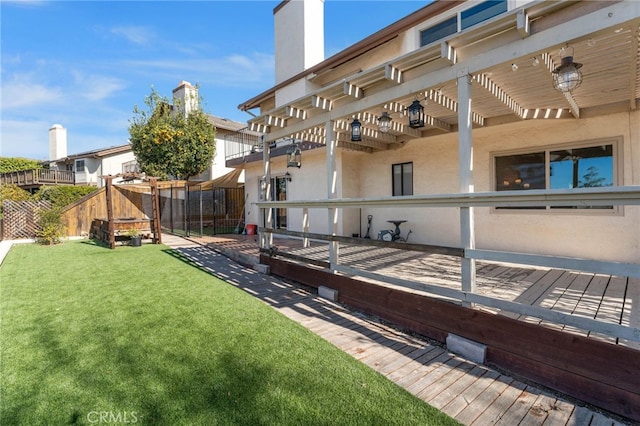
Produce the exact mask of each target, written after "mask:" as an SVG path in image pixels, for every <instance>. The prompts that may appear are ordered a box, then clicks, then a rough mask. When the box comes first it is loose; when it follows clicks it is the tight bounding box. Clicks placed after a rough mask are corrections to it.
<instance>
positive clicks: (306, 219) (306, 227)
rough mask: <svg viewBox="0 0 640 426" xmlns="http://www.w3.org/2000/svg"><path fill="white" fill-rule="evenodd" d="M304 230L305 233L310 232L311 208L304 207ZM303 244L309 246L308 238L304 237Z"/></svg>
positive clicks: (305, 246)
mask: <svg viewBox="0 0 640 426" xmlns="http://www.w3.org/2000/svg"><path fill="white" fill-rule="evenodd" d="M302 232H304V233H307V232H309V209H308V208H306V207H305V208H303V209H302ZM302 246H303V247H304V248H307V247H309V239H308V238H306V237H305V238H303V239H302Z"/></svg>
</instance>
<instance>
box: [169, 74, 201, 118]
mask: <svg viewBox="0 0 640 426" xmlns="http://www.w3.org/2000/svg"><path fill="white" fill-rule="evenodd" d="M198 102H199V100H198V89H197V88H196V87H195V86H193V85H192V84H191V83H189V82H188V81H184V80H182V81H181V82H180V83H179V84H178V87H176V88H175V89H173V105H174V106H175V107H177V108H178V110H180V111H182V113H184V115H185V116H186V115H189V113H190V112H191V111H194V110H196V109H198Z"/></svg>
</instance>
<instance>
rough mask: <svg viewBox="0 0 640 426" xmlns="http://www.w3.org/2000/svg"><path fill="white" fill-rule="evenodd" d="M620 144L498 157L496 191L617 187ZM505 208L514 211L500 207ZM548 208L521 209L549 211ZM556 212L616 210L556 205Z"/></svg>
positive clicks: (580, 145) (557, 149)
mask: <svg viewBox="0 0 640 426" xmlns="http://www.w3.org/2000/svg"><path fill="white" fill-rule="evenodd" d="M616 152H617V150H616V142H615V141H613V140H607V141H602V143H596V144H576V145H574V146H563V147H561V148H549V149H544V150H539V151H535V152H527V153H518V154H509V155H496V156H495V157H494V176H495V182H494V185H495V189H496V191H526V190H531V189H574V188H595V187H607V186H615V185H616V161H617V158H616ZM500 208H501V209H507V208H509V209H514V208H512V207H500ZM545 208H547V207H544V206H542V207H517V209H545ZM550 208H552V209H578V208H582V209H609V210H610V209H613V206H553V207H550Z"/></svg>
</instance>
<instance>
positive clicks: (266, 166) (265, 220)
mask: <svg viewBox="0 0 640 426" xmlns="http://www.w3.org/2000/svg"><path fill="white" fill-rule="evenodd" d="M269 145H270V142H269V141H267V140H266V139H265V138H264V136H263V137H262V148H263V149H262V162H263V176H264V182H265V193H264V200H265V201H270V200H271V148H269ZM272 215H273V209H260V216H261V218H260V220H261V221H262V227H263V229H264V228H266V227H267V226H271V224H272V223H273V218H272ZM272 239H273V235H272V234H271V233H268V234H267V233H266V232H264V231H263V232H260V247H261V248H265V249H269V248H270V247H271V244H272V243H273V240H272Z"/></svg>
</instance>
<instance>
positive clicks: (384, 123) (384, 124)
mask: <svg viewBox="0 0 640 426" xmlns="http://www.w3.org/2000/svg"><path fill="white" fill-rule="evenodd" d="M391 120H392V118H391V116H390V115H389V113H388V112H387V111H383V112H382V115H380V117H378V130H380V131H381V132H382V133H388V132H389V128H390V127H391Z"/></svg>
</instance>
